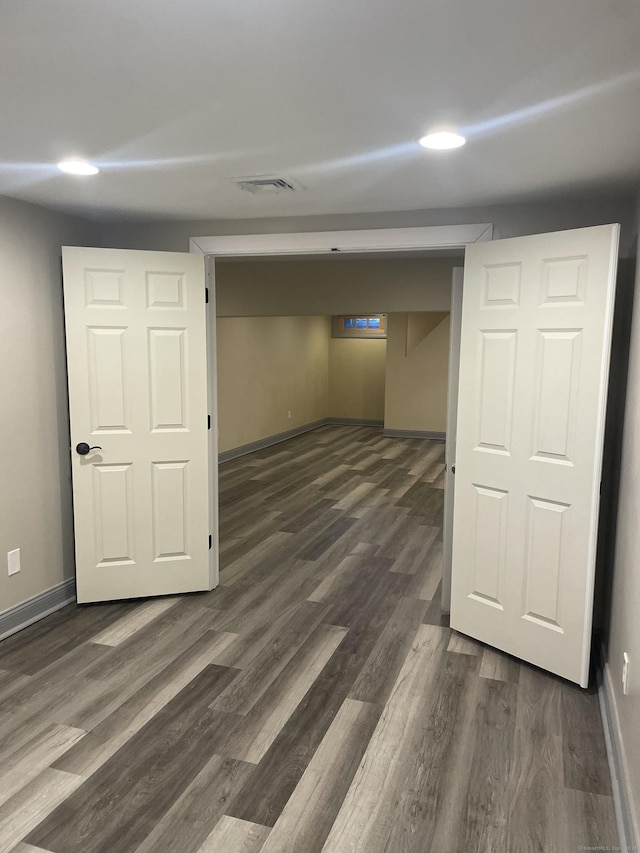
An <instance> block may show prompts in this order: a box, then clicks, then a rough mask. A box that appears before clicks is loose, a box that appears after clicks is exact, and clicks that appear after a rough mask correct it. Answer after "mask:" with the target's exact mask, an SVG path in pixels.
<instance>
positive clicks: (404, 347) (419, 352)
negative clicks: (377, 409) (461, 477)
mask: <svg viewBox="0 0 640 853" xmlns="http://www.w3.org/2000/svg"><path fill="white" fill-rule="evenodd" d="M418 341H419V342H418ZM448 370H449V316H448V315H447V314H436V315H417V316H412V315H411V314H406V313H401V314H389V316H388V317H387V366H386V379H385V414H384V426H385V429H398V430H418V431H426V432H444V431H445V429H446V423H447V384H448Z"/></svg>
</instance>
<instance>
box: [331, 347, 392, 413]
mask: <svg viewBox="0 0 640 853" xmlns="http://www.w3.org/2000/svg"><path fill="white" fill-rule="evenodd" d="M386 352H387V342H386V341H385V340H384V339H377V338H363V339H361V340H358V339H356V338H331V339H330V342H329V411H328V414H329V415H330V416H331V417H333V418H356V419H358V420H375V421H382V420H384V381H385V361H386Z"/></svg>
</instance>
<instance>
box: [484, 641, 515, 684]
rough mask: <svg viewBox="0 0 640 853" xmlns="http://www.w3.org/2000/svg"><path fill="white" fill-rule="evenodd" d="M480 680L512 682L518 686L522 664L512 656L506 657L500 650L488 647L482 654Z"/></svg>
mask: <svg viewBox="0 0 640 853" xmlns="http://www.w3.org/2000/svg"><path fill="white" fill-rule="evenodd" d="M480 678H493V679H496V680H497V681H512V682H513V683H514V684H517V683H518V681H519V680H520V663H519V661H517V660H516V659H515V658H512V657H511V655H506V654H505V653H504V652H501V651H499V650H498V649H492V648H491V647H490V646H486V647H485V649H484V651H483V653H482V663H481V664H480Z"/></svg>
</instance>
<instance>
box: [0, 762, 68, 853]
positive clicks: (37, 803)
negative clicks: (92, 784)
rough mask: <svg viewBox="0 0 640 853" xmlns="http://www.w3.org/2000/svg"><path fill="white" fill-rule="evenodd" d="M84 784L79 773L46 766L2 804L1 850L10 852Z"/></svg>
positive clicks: (0, 822)
mask: <svg viewBox="0 0 640 853" xmlns="http://www.w3.org/2000/svg"><path fill="white" fill-rule="evenodd" d="M81 784H82V779H80V778H79V777H78V776H73V775H72V774H71V773H63V772H62V771H61V770H51V768H49V767H47V768H46V769H45V770H43V771H42V773H40V775H39V776H37V777H36V778H35V779H33V780H32V781H31V782H29V784H28V785H25V787H24V788H22V789H21V790H20V791H18V793H17V794H14V796H13V797H11V799H10V800H7V802H6V803H4V804H3V805H2V806H0V853H9V851H10V850H11V849H12V848H13V847H15V846H16V844H18V842H20V841H22V840H23V839H25V838H26V836H27V834H28V833H29V832H30V831H31V830H32V829H33V828H34V827H35V826H37V825H38V824H39V823H40V822H41V821H42V820H43V819H45V818H46V817H47V815H49V814H50V813H51V812H52V811H53V810H54V809H55V808H56V807H57V806H58V805H59V804H60V803H63V802H64V801H65V800H66V799H67V798H68V797H69V796H70V795H71V794H72V793H73V791H75V790H76V789H77V788H78V786H79V785H81ZM45 849H46V848H45Z"/></svg>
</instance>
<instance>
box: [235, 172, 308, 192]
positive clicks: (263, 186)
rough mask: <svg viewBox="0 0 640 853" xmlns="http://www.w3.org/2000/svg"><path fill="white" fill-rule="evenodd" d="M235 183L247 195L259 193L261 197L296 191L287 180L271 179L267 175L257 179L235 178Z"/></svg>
mask: <svg viewBox="0 0 640 853" xmlns="http://www.w3.org/2000/svg"><path fill="white" fill-rule="evenodd" d="M236 183H237V184H238V186H239V187H240V189H241V190H245V191H246V192H248V193H260V194H261V195H267V194H268V195H276V194H277V193H292V192H295V190H296V187H295V186H294V184H293V183H292V182H291V181H289V180H287V178H272V177H270V176H268V175H261V176H259V177H257V178H237V179H236Z"/></svg>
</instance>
